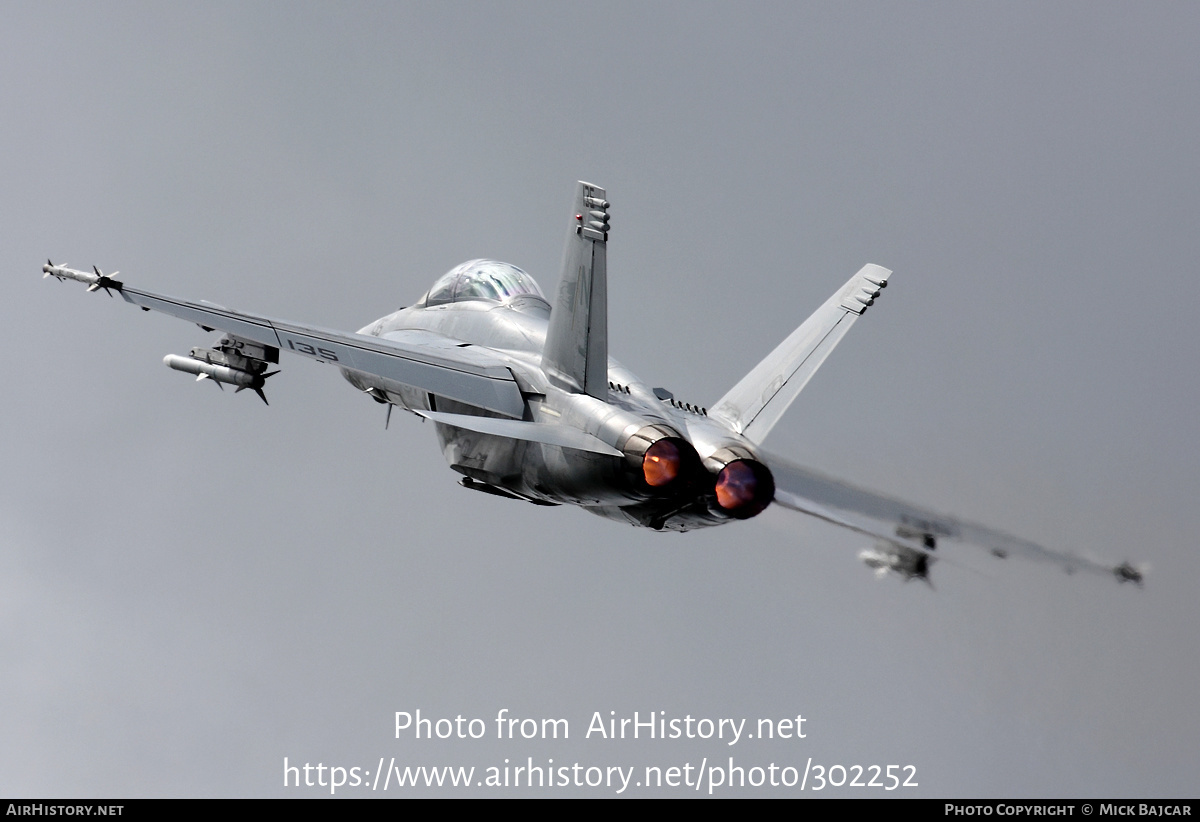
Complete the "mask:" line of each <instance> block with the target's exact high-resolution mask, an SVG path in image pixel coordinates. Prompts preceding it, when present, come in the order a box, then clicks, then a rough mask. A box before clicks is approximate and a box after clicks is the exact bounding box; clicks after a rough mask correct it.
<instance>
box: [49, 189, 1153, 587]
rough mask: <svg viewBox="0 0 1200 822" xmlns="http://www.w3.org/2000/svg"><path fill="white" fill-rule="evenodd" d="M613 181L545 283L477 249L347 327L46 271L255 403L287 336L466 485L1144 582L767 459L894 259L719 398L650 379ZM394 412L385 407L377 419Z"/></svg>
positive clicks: (889, 556) (664, 517) (847, 287)
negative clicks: (395, 416)
mask: <svg viewBox="0 0 1200 822" xmlns="http://www.w3.org/2000/svg"><path fill="white" fill-rule="evenodd" d="M609 211H610V204H609V201H608V195H607V193H606V192H605V190H604V189H603V188H600V187H599V186H596V185H592V184H590V183H583V182H581V183H579V184H578V186H577V188H576V191H575V196H574V202H573V207H572V209H571V211H570V215H569V219H568V221H567V222H568V225H567V227H566V228H567V243H566V250H565V253H564V255H563V265H562V277H561V279H560V281H559V284H558V288H557V290H556V291H555V292H554V294H553V295H552V296H551V297H550V298H547V296H546V295H545V294H544V293H543V292H542V290H541V289H540V288H539V287H538V284H537V283H536V282H535V281H534V279H533V278H532V277H531V276H530V275H529V274H527V273H526V272H524V271H522V270H521V269H520V268H517V267H516V266H513V265H509V264H508V263H502V262H497V261H494V260H471V261H469V262H466V263H463V264H461V265H459V266H457V267H456V268H454V269H452V270H451V271H450V272H449V273H447V274H445V275H444V276H442V277H441V278H440V279H438V280H437V281H436V282H434V284H433V286H432V287H431V288H430V289H429V290H428V291H427V292H426V293H425V294H424V295H422V296H421V298H420V299H419V300H417V301H416V303H414V304H413V305H411V306H408V307H405V308H402V309H400V310H399V311H395V312H393V313H391V314H388V315H387V316H385V317H382V318H380V319H378V320H376V321H375V322H373V323H371V324H370V325H367V326H366V327H365V328H362V329H360V330H359V331H358V332H356V333H349V332H343V331H333V330H329V329H325V328H319V327H317V326H312V325H306V324H303V323H296V322H288V321H284V320H277V319H272V318H269V317H264V316H260V315H258V314H251V313H248V312H243V311H234V310H232V309H227V308H223V307H221V306H217V305H214V304H211V303H207V302H189V301H187V300H180V299H176V298H174V297H167V296H163V295H160V294H154V293H151V292H148V291H143V290H140V289H137V288H133V287H130V286H128V285H126V284H125V283H123V282H122V281H120V280H118V279H116V274H117V273H118V272H114V273H113V274H110V275H105V274H103V273H102V272H101V271H100V270H99V269H98V268H95V267H93V269H92V271H91V272H88V271H78V270H75V269H71V268H68V267H66V266H65V265H55V264H53V263H52V262H50V261H47V263H46V265H45V266H43V268H42V270H43V272H44V276H46V277H50V276H53V277H56V278H58V279H59V280H68V279H70V280H77V281H79V282H82V283H84V284H86V285H87V286H88V290H89V291H99V290H103V291H105V292H107V293H108V295H109V296H113V294H114V293H116V294H120V295H121V297H122V298H124V299H125V301H126V302H129V303H132V304H133V305H136V306H139V307H141V308H142V309H143V310H144V311H160V312H162V313H165V314H170V315H172V316H174V317H179V318H181V319H184V320H189V321H191V322H194V323H196V324H197V325H199V326H200V327H201V328H203V329H204V330H205V331H208V332H215V333H214V336H215V337H216V342H215V343H214V344H212V345H211V347H203V346H201V347H194V348H192V349H191V352H190V353H189V354H188V355H186V356H180V355H174V354H171V355H168V356H167V357H166V358H165V359H164V363H165V364H166V365H167V366H169V367H170V368H173V369H175V370H177V371H183V372H185V373H189V374H195V375H196V378H197V380H210V381H212V382H214V383H216V384H217V385H221V384H225V385H231V386H235V387H236V391H239V392H240V391H242V390H244V389H250V390H251V391H253V392H255V393H256V394H257V395H258V396H259V397H260V398H262V400H263V402H266V401H267V398H266V393H265V391H264V388H265V385H266V380H267V379H268V378H269V377H271V376H273V375H274V374H276V373H278V371H274V370H270V369H271V368H272V366H274V365H276V364H277V363H278V362H279V354H280V352H281V351H284V352H287V353H289V354H297V355H299V356H301V357H307V358H309V359H314V360H317V361H319V362H323V363H331V364H333V365H335V366H336V367H337V368H339V369H340V370H341V372H342V374H343V375H344V376H345V378H346V379H347V380H348V381H349V382H350V384H351V385H353V386H354V387H355V388H356V389H358V390H359V391H361V392H362V393H363V394H365V395H367V396H368V397H370V398H371V399H372V400H374V401H376V402H378V403H381V404H386V405H387V421H388V422H390V418H391V411H392V408H393V407H400V408H402V409H404V410H406V411H410V412H412V413H413V414H415V415H417V416H419V417H423V418H425V419H427V420H431V421H432V422H433V423H434V424H435V429H436V431H437V436H438V440H439V442H440V444H441V448H442V452H443V454H444V456H445V458H446V462H447V463H449V465H450V468H451V469H452V470H454V471H455V472H457V473H458V474H460V475H461V478H460V480H459V484H460V485H462V486H463V487H465V488H469V489H472V490H477V491H481V492H485V493H488V494H493V495H497V496H500V497H506V498H510V499H513V500H523V501H526V502H531V503H534V504H536V505H563V504H570V505H577V506H579V507H581V508H583V509H584V510H586V511H589V512H591V513H594V514H598V515H600V516H603V517H607V518H609V519H613V520H617V521H620V522H625V523H628V524H630V525H634V526H640V527H645V528H651V529H654V530H656V531H688V530H692V529H696V528H703V527H708V526H714V525H724V524H728V523H731V522H734V521H737V520H746V519H751V518H753V517H755V516H757V515H758V514H760V513H762V512H763V511H764V510H765V509H766V508H767V507H768V506H770V505H772V504H775V505H781V506H783V507H785V508H790V509H793V510H795V511H800V512H802V513H805V514H810V515H812V516H815V517H818V518H820V519H823V520H825V521H827V522H831V523H834V524H836V525H839V526H842V527H845V528H849V529H851V530H853V531H856V532H858V533H859V534H862V535H864V536H866V537H870V538H872V540H873V541H874V547H873V548H871V549H870V550H868V551H864V552H863V554H862V555H860V558H862V559H863V561H864V562H866V564H867V565H868V566H870V567H872V568H874V569H876V570H877V571H879V572H880V573H882V574H886V573H888V572H892V573H895V574H897V575H899V576H901V577H902V578H905V579H912V578H920V579H927V576H928V572H929V568H930V566H931V565H932V562H933V558H934V557H935V555H936V553H938V552H939V548H940V546H941V544H942V543H943V542H944V541H947V540H949V541H961V542H965V543H970V544H974V545H977V546H980V547H982V548H984V549H985V550H987V551H990V553H991V554H992V555H993V556H995V557H999V558H1006V557H1010V556H1025V557H1028V558H1032V559H1039V560H1044V561H1049V562H1052V563H1055V564H1057V565H1059V566H1060V567H1062V568H1065V569H1066V570H1067V571H1075V570H1090V571H1097V572H1101V573H1104V574H1107V575H1110V576H1113V577H1115V578H1116V579H1117V580H1119V581H1122V582H1125V581H1132V582H1136V583H1139V584H1140V583H1141V580H1142V573H1141V570H1139V569H1137V568H1135V567H1134V566H1133V565H1131V564H1130V563H1128V562H1125V563H1122V564H1120V565H1113V564H1109V563H1105V562H1102V561H1099V560H1096V559H1093V558H1090V557H1085V556H1082V555H1078V554H1072V553H1066V552H1061V551H1054V550H1050V549H1047V548H1044V547H1042V546H1040V545H1037V544H1036V543H1033V542H1029V541H1027V540H1023V539H1019V538H1017V537H1012V536H1009V535H1007V534H1004V533H1001V532H999V531H995V530H993V529H991V528H987V527H984V526H981V525H973V524H971V523H966V522H961V521H959V520H957V519H955V518H953V517H948V516H945V515H941V514H938V513H935V512H933V511H930V510H927V509H925V508H923V507H919V506H916V505H912V504H909V503H905V502H901V501H899V500H896V499H892V498H890V497H887V496H883V495H880V494H876V493H874V492H871V491H867V490H864V489H861V488H856V487H854V486H852V485H848V484H846V483H843V482H841V481H839V480H835V479H832V478H829V477H826V476H824V475H822V474H819V473H817V472H815V471H811V470H809V469H806V468H802V467H800V466H798V465H795V464H793V463H791V462H789V461H787V460H784V459H782V458H780V457H777V456H775V455H772V454H769V453H767V452H766V451H764V450H763V448H762V443H763V440H764V439H766V437H767V435H768V434H769V433H770V432H771V429H772V428H773V427H774V426H775V424H776V423H777V422H778V421H779V420H780V418H781V417H782V416H783V414H784V412H785V411H786V410H787V409H788V407H789V406H790V405H791V404H792V402H793V401H794V400H795V399H796V396H797V395H798V394H799V393H800V391H801V390H802V389H803V388H804V387H805V385H807V384H808V381H809V380H810V379H812V376H813V374H815V373H816V371H817V369H818V368H819V367H820V366H821V364H822V363H823V362H824V361H825V359H826V357H828V356H829V354H830V352H832V351H833V349H834V347H835V346H837V344H838V343H839V342H840V341H841V339H842V337H844V336H845V334H846V332H847V331H848V330H849V329H850V327H851V326H852V325H854V323H855V322H857V321H858V319H859V318H860V317H861V316H862V315H863V314H864V313H865V312H866V310H867V309H868V308H870V307H871V306H873V305H874V304H875V302H876V300H878V299H879V298H880V295H881V294H882V292H883V290H884V289H885V288H886V286H887V284H888V280H889V278H890V276H891V274H892V272H891V271H889V270H888V269H886V268H883V267H881V266H878V265H866V266H863V268H862V269H861V270H859V271H858V273H856V274H855V275H854V276H853V277H851V278H850V279H849V280H847V281H846V283H845V284H844V285H843V286H842V287H841V288H839V289H838V290H837V291H836V292H834V294H833V295H832V296H831V297H830V298H829V299H828V300H826V301H825V303H824V304H823V305H822V306H821V307H820V308H818V309H817V310H816V311H815V312H814V313H813V314H812V316H810V317H809V318H808V319H807V320H805V321H804V322H803V323H801V324H800V326H799V328H797V329H796V330H795V331H793V332H792V333H791V335H790V336H788V337H787V338H786V339H785V340H784V341H783V342H782V343H780V344H779V346H778V347H777V348H775V350H774V351H772V352H771V353H770V354H768V355H767V356H766V358H765V359H763V360H762V361H761V362H760V363H759V364H758V365H757V366H755V367H754V368H753V369H752V370H751V371H750V373H748V374H747V375H746V376H745V377H743V378H742V380H741V381H739V382H738V383H737V384H736V385H734V386H733V387H732V388H730V389H729V391H728V392H727V393H726V394H725V395H724V396H723V397H721V398H719V399H718V400H717V401H716V402H715V403H713V404H712V405H711V407H706V406H702V405H697V404H693V403H690V402H681V401H679V400H678V399H676V398H675V396H674V395H673V394H672V393H671V392H670V391H668V390H666V389H663V388H653V387H649V386H647V385H646V384H645V383H643V382H642V381H641V380H639V379H638V378H637V377H636V376H635V375H634V374H633V372H631V371H629V370H628V369H627V368H625V367H624V366H623V365H621V364H620V363H618V362H617V361H616V360H613V359H612V358H610V357H609V356H608V321H607V313H608V298H607V288H608V266H607V248H608V241H609V234H610V231H609V227H610V220H609ZM386 424H387V423H386V422H385V425H386Z"/></svg>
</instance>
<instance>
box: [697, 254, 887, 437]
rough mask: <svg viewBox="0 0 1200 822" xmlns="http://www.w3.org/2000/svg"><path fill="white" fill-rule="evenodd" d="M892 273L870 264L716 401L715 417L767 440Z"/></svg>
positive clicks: (738, 430)
mask: <svg viewBox="0 0 1200 822" xmlns="http://www.w3.org/2000/svg"><path fill="white" fill-rule="evenodd" d="M891 274H892V272H891V271H889V270H888V269H886V268H883V267H882V266H878V265H865V266H863V267H862V269H860V270H859V272H858V273H857V274H855V275H854V276H853V277H851V278H850V279H849V280H847V281H846V284H845V285H843V286H842V287H841V288H839V289H838V290H837V291H836V292H834V295H833V296H832V297H830V298H829V299H828V300H826V301H825V304H824V305H822V306H821V307H820V308H818V309H817V310H816V311H815V312H813V315H812V316H811V317H809V318H808V319H807V320H805V321H804V322H803V323H801V325H800V327H799V328H797V329H796V330H795V331H793V332H792V333H791V335H790V336H789V337H788V338H787V339H786V340H784V341H783V342H781V343H780V344H779V345H778V347H776V349H775V350H774V351H772V352H771V353H770V354H768V355H767V357H766V359H764V360H763V361H762V362H760V363H759V364H758V365H756V366H755V367H754V370H752V371H751V372H750V373H749V374H747V375H746V376H745V377H743V378H742V380H741V382H739V383H738V384H737V385H735V386H734V387H733V388H731V389H730V390H729V393H727V394H726V395H725V396H724V397H721V399H719V400H718V401H717V402H716V404H715V405H714V406H713V410H712V416H714V417H716V418H718V419H720V420H722V421H724V422H725V423H727V424H728V425H729V427H730V428H732V429H733V430H734V431H737V432H738V433H739V434H741V435H742V436H744V437H745V438H746V439H748V440H750V441H751V442H755V443H760V442H762V441H763V440H764V439H765V438H766V436H767V434H769V433H770V432H771V429H772V428H773V427H774V426H775V423H777V422H779V419H780V417H782V416H783V412H784V411H787V409H788V406H789V405H791V404H792V401H793V400H794V399H796V397H797V395H799V393H800V390H801V389H802V388H804V386H806V385H807V384H808V381H809V380H811V379H812V376H813V374H815V373H817V369H818V368H820V367H821V363H823V362H825V358H826V357H828V356H829V352H831V351H833V349H834V346H836V345H837V344H838V343H839V342H841V340H842V337H844V336H845V335H846V332H847V331H849V330H850V326H852V325H853V324H854V321H855V320H857V319H858V318H859V317H860V316H861V315H862V313H863V312H864V311H866V310H867V307H868V306H871V305H874V304H875V299H876V298H877V297H878V296H879V292H880V290H881V289H883V288H884V287H885V286H887V281H888V277H890V276H891Z"/></svg>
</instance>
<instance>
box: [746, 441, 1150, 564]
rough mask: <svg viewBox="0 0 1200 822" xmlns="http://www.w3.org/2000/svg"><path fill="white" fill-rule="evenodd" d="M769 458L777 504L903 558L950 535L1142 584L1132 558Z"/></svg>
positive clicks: (925, 553)
mask: <svg viewBox="0 0 1200 822" xmlns="http://www.w3.org/2000/svg"><path fill="white" fill-rule="evenodd" d="M765 462H766V463H767V465H768V466H769V467H770V469H771V473H772V475H773V476H774V478H775V502H776V503H777V504H779V505H782V506H784V507H785V508H791V509H792V510H794V511H801V512H803V513H805V514H811V515H812V516H815V517H818V518H820V519H823V520H825V521H827V522H832V523H834V524H835V525H841V526H842V527H845V528H850V529H851V530H854V531H857V532H859V533H861V534H866V535H868V536H872V537H875V538H877V539H879V540H881V541H882V542H883V543H886V545H881V547H880V550H882V551H884V552H885V553H886V552H887V551H889V550H892V551H894V552H895V554H896V555H898V556H900V557H908V558H918V559H920V558H922V557H923V558H925V560H931V559H934V558H936V557H937V556H938V555H939V554H940V553H941V546H942V544H943V542H944V541H945V540H951V541H955V542H964V543H968V544H971V545H976V546H979V547H980V548H983V549H985V550H986V551H988V552H989V553H991V554H992V556H995V557H998V558H1000V559H1006V558H1008V557H1024V558H1026V559H1034V560H1040V561H1042V562H1050V563H1053V564H1055V565H1058V566H1059V567H1061V568H1062V569H1064V570H1065V571H1066V572H1067V573H1074V572H1075V571H1096V572H1099V573H1102V574H1106V575H1111V576H1115V577H1116V578H1117V580H1118V581H1119V582H1135V583H1137V584H1139V585H1140V584H1141V583H1142V572H1141V570H1139V569H1138V568H1135V567H1134V566H1133V565H1131V564H1130V563H1129V562H1124V563H1121V564H1120V565H1113V564H1111V563H1107V562H1104V561H1102V560H1099V559H1095V558H1092V557H1088V556H1084V555H1082V554H1075V553H1070V552H1066V551H1055V550H1052V549H1050V548H1046V547H1044V546H1042V545H1038V544H1037V543H1036V542H1031V541H1029V540H1027V539H1022V538H1021V537H1014V536H1012V535H1010V534H1006V533H1004V532H1002V531H997V530H995V529H993V528H989V527H987V526H985V525H976V524H975V523H971V522H964V521H962V520H959V519H957V518H955V517H951V516H947V515H945V514H939V513H937V512H935V511H931V510H929V509H928V508H923V507H921V506H917V505H913V504H911V503H908V502H903V501H901V500H898V499H895V498H893V497H888V496H884V495H883V494H877V493H875V492H874V491H868V490H865V489H863V488H857V487H855V486H853V485H850V484H849V483H845V482H842V481H841V480H837V479H833V478H832V477H828V476H826V475H824V474H821V473H818V472H816V471H813V470H812V469H809V468H803V467H801V466H799V465H795V464H794V463H791V462H788V461H787V460H784V459H782V458H779V457H775V456H771V455H765ZM869 556H873V554H871V552H865V553H864V555H863V558H864V559H868V557H869ZM894 558H895V557H894ZM919 575H920V576H923V575H924V574H923V573H922V574H919Z"/></svg>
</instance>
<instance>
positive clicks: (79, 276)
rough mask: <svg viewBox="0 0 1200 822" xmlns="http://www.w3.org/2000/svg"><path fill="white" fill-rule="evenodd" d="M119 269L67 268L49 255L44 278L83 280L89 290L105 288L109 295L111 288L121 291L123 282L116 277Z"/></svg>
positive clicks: (44, 269) (44, 267) (43, 271)
mask: <svg viewBox="0 0 1200 822" xmlns="http://www.w3.org/2000/svg"><path fill="white" fill-rule="evenodd" d="M120 273H121V272H119V271H114V272H113V273H112V274H105V273H103V272H102V271H101V270H100V269H99V268H97V267H96V266H92V270H91V271H76V270H75V269H73V268H67V267H66V266H65V265H55V264H54V263H53V262H52V261H51V260H50V258H49V257H47V258H46V264H45V265H44V266H42V279H43V280H44V279H46V278H47V277H50V276H53V277H55V278H56V279H59V280H75V281H76V282H81V283H83V284H84V285H86V286H87V287H88V289H87V290H88V291H89V292H90V291H98V290H99V289H101V288H103V289H104V290H105V292H107V294H108V296H110V297H111V296H112V295H113V294H112V291H111V289H114V288H115V289H116V290H117V291H120V290H121V288H122V286H123V284H122V283H121V282H120V281H119V280H117V279H115V277H116V275H118V274H120Z"/></svg>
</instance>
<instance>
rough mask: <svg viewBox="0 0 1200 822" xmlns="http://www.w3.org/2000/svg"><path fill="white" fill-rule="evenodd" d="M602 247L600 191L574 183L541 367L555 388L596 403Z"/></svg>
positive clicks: (604, 384) (604, 335)
mask: <svg viewBox="0 0 1200 822" xmlns="http://www.w3.org/2000/svg"><path fill="white" fill-rule="evenodd" d="M607 243H608V200H607V199H606V198H605V191H604V189H602V188H599V187H597V186H594V185H592V184H591V183H584V182H580V183H579V186H578V188H577V189H576V191H575V208H574V211H573V212H572V223H571V233H570V234H568V235H567V247H566V250H565V251H564V253H563V271H562V280H561V281H560V282H559V284H558V294H557V295H556V297H555V299H554V305H553V306H552V307H551V310H550V327H549V329H548V330H547V332H546V348H545V350H544V351H543V352H542V368H543V369H545V371H546V374H547V375H548V376H549V377H550V379H551V381H552V382H554V383H555V384H556V385H558V386H559V387H561V388H564V389H566V390H568V391H574V392H575V393H579V394H591V395H592V396H593V397H598V398H601V399H603V398H605V397H607V396H608V265H607V261H606V246H607Z"/></svg>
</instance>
